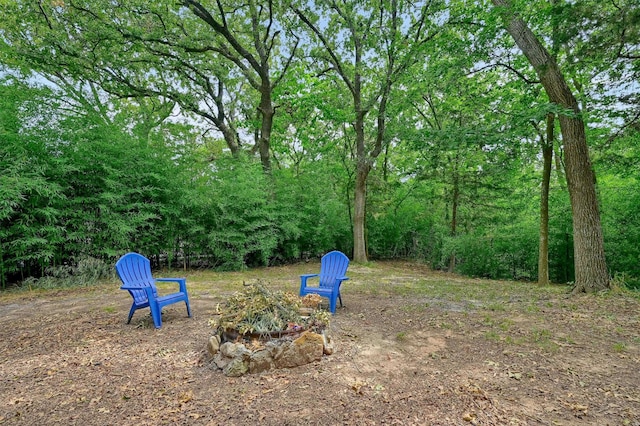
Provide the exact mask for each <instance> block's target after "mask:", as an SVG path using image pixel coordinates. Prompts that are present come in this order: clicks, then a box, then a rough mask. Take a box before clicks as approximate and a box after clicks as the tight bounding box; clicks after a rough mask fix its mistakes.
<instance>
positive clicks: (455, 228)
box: [449, 155, 460, 272]
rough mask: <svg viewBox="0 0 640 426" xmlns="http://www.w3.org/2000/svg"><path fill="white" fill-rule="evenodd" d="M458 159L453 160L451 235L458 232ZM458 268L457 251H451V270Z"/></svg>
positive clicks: (453, 235)
mask: <svg viewBox="0 0 640 426" xmlns="http://www.w3.org/2000/svg"><path fill="white" fill-rule="evenodd" d="M458 161H459V157H458V155H456V158H455V160H454V162H453V181H452V182H453V191H452V200H451V201H452V202H451V236H452V237H455V236H456V234H457V233H458V202H459V199H460V175H459V173H458ZM455 269H456V252H455V251H454V252H453V253H451V256H450V257H449V272H454V271H455Z"/></svg>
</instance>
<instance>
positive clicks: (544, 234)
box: [538, 113, 555, 285]
mask: <svg viewBox="0 0 640 426" xmlns="http://www.w3.org/2000/svg"><path fill="white" fill-rule="evenodd" d="M554 125H555V115H554V114H551V113H550V114H548V115H547V131H546V137H545V136H542V135H541V136H540V142H541V145H542V161H543V166H542V187H541V188H540V245H539V247H538V284H540V285H547V284H549V187H550V183H551V167H552V165H553V164H552V160H553V139H554V136H553V128H554Z"/></svg>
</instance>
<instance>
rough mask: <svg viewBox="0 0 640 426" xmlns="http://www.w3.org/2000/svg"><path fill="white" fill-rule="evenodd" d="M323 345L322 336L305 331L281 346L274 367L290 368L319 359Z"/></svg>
mask: <svg viewBox="0 0 640 426" xmlns="http://www.w3.org/2000/svg"><path fill="white" fill-rule="evenodd" d="M323 347H324V345H323V339H322V336H320V335H319V334H316V333H313V332H310V331H305V332H304V333H302V335H301V336H300V337H298V338H297V339H296V340H294V341H293V342H291V343H290V344H289V345H286V346H285V347H284V348H283V350H282V354H281V355H280V356H279V357H278V358H275V366H276V368H292V367H298V366H300V365H304V364H309V363H311V362H314V361H320V359H322V353H323Z"/></svg>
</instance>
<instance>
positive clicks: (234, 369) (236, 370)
mask: <svg viewBox="0 0 640 426" xmlns="http://www.w3.org/2000/svg"><path fill="white" fill-rule="evenodd" d="M248 371H249V360H244V359H242V358H234V359H232V360H231V362H229V363H228V364H227V365H226V366H225V367H224V368H223V369H222V372H223V373H224V375H225V376H228V377H240V376H242V375H244V374H247V372H248Z"/></svg>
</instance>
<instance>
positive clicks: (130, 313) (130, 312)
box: [127, 304, 136, 324]
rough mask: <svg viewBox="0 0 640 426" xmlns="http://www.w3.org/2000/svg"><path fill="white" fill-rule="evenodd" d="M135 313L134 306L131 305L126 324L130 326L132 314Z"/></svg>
mask: <svg viewBox="0 0 640 426" xmlns="http://www.w3.org/2000/svg"><path fill="white" fill-rule="evenodd" d="M135 311H136V305H135V304H134V305H131V309H130V310H129V318H127V324H131V318H132V317H133V313H134V312H135Z"/></svg>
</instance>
